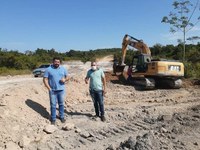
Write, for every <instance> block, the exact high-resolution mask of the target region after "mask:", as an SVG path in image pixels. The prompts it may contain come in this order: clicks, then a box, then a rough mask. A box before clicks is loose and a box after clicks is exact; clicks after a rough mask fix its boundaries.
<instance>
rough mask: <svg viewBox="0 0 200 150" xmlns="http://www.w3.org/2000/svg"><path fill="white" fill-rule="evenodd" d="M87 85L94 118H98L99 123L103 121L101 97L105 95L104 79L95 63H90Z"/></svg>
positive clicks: (86, 79) (101, 71) (102, 101)
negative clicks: (92, 104) (94, 114)
mask: <svg viewBox="0 0 200 150" xmlns="http://www.w3.org/2000/svg"><path fill="white" fill-rule="evenodd" d="M89 80H90V84H89V91H90V95H91V97H92V100H93V103H94V108H95V113H96V117H100V118H101V121H103V122H104V121H105V120H106V119H105V116H104V114H105V112H104V100H103V96H104V94H105V93H106V78H105V74H104V72H103V70H102V69H101V68H98V67H97V63H96V62H91V69H90V70H88V72H87V75H86V78H85V83H86V84H88V81H89Z"/></svg>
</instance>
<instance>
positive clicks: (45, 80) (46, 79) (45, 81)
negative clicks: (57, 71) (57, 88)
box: [43, 77, 51, 91]
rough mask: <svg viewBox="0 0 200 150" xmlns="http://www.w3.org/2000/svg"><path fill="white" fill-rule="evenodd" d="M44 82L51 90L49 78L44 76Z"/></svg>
mask: <svg viewBox="0 0 200 150" xmlns="http://www.w3.org/2000/svg"><path fill="white" fill-rule="evenodd" d="M43 83H44V85H45V86H46V88H47V89H48V90H49V91H50V90H51V87H50V86H49V82H48V78H45V77H44V78H43Z"/></svg>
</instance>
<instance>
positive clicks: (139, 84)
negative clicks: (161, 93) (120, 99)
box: [130, 77, 155, 90]
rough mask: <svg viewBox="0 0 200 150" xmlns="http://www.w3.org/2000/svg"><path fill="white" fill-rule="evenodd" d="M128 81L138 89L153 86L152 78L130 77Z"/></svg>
mask: <svg viewBox="0 0 200 150" xmlns="http://www.w3.org/2000/svg"><path fill="white" fill-rule="evenodd" d="M130 82H131V84H132V85H134V86H136V88H138V89H140V90H152V89H154V88H155V80H154V79H153V78H145V77H132V78H131V81H130Z"/></svg>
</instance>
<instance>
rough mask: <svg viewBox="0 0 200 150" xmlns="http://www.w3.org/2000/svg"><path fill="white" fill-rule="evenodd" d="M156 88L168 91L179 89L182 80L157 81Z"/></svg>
mask: <svg viewBox="0 0 200 150" xmlns="http://www.w3.org/2000/svg"><path fill="white" fill-rule="evenodd" d="M156 86H160V87H164V88H169V89H180V88H181V86H182V80H181V79H176V78H162V79H157V80H156Z"/></svg>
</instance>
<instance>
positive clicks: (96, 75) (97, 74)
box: [86, 68, 105, 91]
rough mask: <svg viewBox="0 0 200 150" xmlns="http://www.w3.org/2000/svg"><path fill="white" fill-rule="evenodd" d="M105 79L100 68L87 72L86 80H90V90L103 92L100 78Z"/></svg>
mask: <svg viewBox="0 0 200 150" xmlns="http://www.w3.org/2000/svg"><path fill="white" fill-rule="evenodd" d="M104 77H105V74H104V72H103V70H102V69H101V68H99V69H97V70H95V71H94V70H92V69H90V70H88V72H87V76H86V78H89V79H90V89H92V90H95V91H99V90H103V83H102V78H104Z"/></svg>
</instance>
